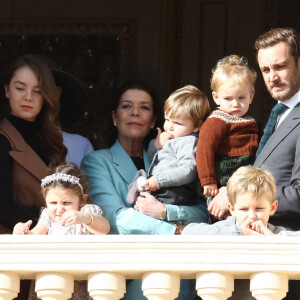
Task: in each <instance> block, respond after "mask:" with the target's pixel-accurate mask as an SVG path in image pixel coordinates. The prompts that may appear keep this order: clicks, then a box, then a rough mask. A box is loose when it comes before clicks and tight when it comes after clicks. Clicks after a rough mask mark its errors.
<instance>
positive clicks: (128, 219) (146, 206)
mask: <svg viewBox="0 0 300 300" xmlns="http://www.w3.org/2000/svg"><path fill="white" fill-rule="evenodd" d="M116 99H117V101H116V103H115V105H114V107H113V111H112V121H113V122H112V125H113V126H112V127H113V130H112V131H111V132H112V133H113V134H114V135H115V136H114V144H113V145H112V146H111V147H110V148H109V149H103V150H98V151H95V152H92V153H90V154H88V155H87V156H85V157H84V159H83V161H82V164H81V167H82V169H83V170H84V171H85V174H86V176H87V178H88V181H89V195H90V197H91V199H92V201H93V202H94V203H95V204H98V205H99V206H101V208H102V209H103V211H104V213H105V217H106V218H107V219H108V220H109V222H110V226H111V231H110V234H171V235H173V234H175V233H176V234H180V232H181V229H182V227H181V225H180V224H187V223H192V222H197V223H199V222H207V221H208V213H207V210H206V205H205V203H204V202H200V203H198V204H196V205H192V206H176V205H164V204H163V203H161V202H159V201H158V200H157V199H155V198H154V197H153V196H151V195H150V194H148V193H143V194H142V195H143V197H144V199H143V201H142V203H141V201H139V208H138V209H139V210H138V211H137V210H135V209H134V208H133V207H132V205H130V204H128V203H127V202H126V196H127V193H128V186H129V184H130V183H131V182H132V180H133V178H134V176H135V175H136V173H137V171H138V170H139V169H145V170H147V169H148V167H149V161H148V158H147V153H146V151H145V148H144V145H146V144H147V143H148V141H149V140H150V138H151V133H154V134H155V133H156V126H155V125H156V118H157V115H158V111H159V105H158V102H157V98H156V96H155V93H154V92H153V90H152V89H151V87H149V86H148V85H147V84H146V83H144V82H141V81H133V82H127V83H126V84H125V85H123V86H122V87H121V88H120V91H119V94H118V97H117V98H116ZM152 129H153V130H152ZM109 133H110V131H107V134H109ZM152 137H153V135H152ZM111 144H112V143H111ZM174 223H176V225H174ZM185 283H187V281H185ZM182 287H183V284H182ZM188 294H189V289H188V288H181V293H180V296H179V297H178V299H189V295H188ZM124 299H130V300H140V299H146V298H145V297H144V296H143V294H142V291H141V282H140V280H132V281H130V282H128V284H127V291H126V295H125V298H124Z"/></svg>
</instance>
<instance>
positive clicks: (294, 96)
mask: <svg viewBox="0 0 300 300" xmlns="http://www.w3.org/2000/svg"><path fill="white" fill-rule="evenodd" d="M255 48H256V50H257V61H258V65H259V68H260V70H261V72H262V75H263V78H264V81H265V84H266V87H267V89H268V90H269V92H270V94H271V96H272V97H273V98H274V99H275V100H277V102H279V103H283V104H285V105H286V110H285V111H284V112H283V113H282V114H281V115H279V116H278V118H277V117H276V118H277V119H276V125H275V131H274V132H273V133H272V134H271V136H270V138H269V139H268V140H267V141H264V146H263V145H260V147H259V152H260V153H259V154H258V155H257V157H256V161H255V163H254V166H255V167H261V166H264V167H266V168H267V169H268V170H269V171H270V172H271V173H272V174H273V175H274V177H275V179H276V186H277V195H276V199H277V200H278V201H279V206H278V210H277V212H276V214H275V215H274V216H273V217H272V218H271V219H270V223H272V224H274V225H281V226H284V227H286V228H287V229H291V230H300V103H299V102H300V92H299V90H300V37H299V33H298V32H297V31H296V30H294V29H292V28H276V29H272V30H270V31H268V32H266V33H265V34H263V35H261V36H260V37H259V38H258V39H257V40H256V42H255ZM262 140H263V138H262ZM262 146H263V147H262ZM208 209H209V211H210V213H211V214H212V215H214V216H215V217H217V218H218V219H224V218H226V217H227V216H228V199H227V192H226V188H221V189H220V192H219V194H218V195H217V196H216V197H215V198H214V200H213V201H212V202H211V204H210V206H209V207H208Z"/></svg>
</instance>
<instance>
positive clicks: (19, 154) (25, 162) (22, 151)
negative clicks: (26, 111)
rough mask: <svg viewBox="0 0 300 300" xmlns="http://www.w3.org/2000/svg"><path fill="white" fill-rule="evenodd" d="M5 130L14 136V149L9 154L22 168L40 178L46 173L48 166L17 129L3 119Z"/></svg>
mask: <svg viewBox="0 0 300 300" xmlns="http://www.w3.org/2000/svg"><path fill="white" fill-rule="evenodd" d="M3 124H4V126H5V128H7V132H9V133H10V135H11V136H14V141H13V143H14V145H15V148H16V150H11V151H10V152H9V155H10V156H11V157H12V158H13V159H14V160H15V161H16V162H17V163H18V164H20V165H21V166H22V167H23V168H25V169H26V170H27V171H28V172H30V173H31V174H32V175H33V176H35V177H36V178H37V179H38V180H41V179H42V178H44V177H45V176H46V175H47V174H48V172H47V171H48V167H47V166H46V164H45V163H44V162H43V160H42V159H41V158H40V157H39V156H38V155H37V154H36V153H35V152H34V150H33V149H32V148H31V147H30V146H29V145H28V144H27V143H26V142H25V141H24V139H23V137H22V136H21V134H20V133H19V131H18V130H17V129H16V128H15V127H14V126H13V125H12V124H11V123H10V122H9V121H8V120H6V119H4V120H3Z"/></svg>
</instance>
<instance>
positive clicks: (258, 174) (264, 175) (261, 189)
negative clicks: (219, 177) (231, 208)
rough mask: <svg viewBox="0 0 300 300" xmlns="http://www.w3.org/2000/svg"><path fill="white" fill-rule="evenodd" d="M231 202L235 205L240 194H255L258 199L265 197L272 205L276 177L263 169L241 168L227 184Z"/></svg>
mask: <svg viewBox="0 0 300 300" xmlns="http://www.w3.org/2000/svg"><path fill="white" fill-rule="evenodd" d="M227 193H228V199H229V202H230V203H231V204H232V205H234V204H235V202H236V197H237V195H238V194H243V193H253V194H254V195H255V197H256V198H257V199H259V198H261V197H265V198H266V199H267V200H268V201H269V202H270V203H272V202H273V201H274V199H275V195H276V182H275V179H274V176H273V175H272V174H271V173H270V172H269V171H267V170H265V169H263V168H255V167H252V166H246V167H240V168H239V169H237V170H236V171H235V172H234V173H233V174H232V176H231V177H230V178H229V180H228V182H227Z"/></svg>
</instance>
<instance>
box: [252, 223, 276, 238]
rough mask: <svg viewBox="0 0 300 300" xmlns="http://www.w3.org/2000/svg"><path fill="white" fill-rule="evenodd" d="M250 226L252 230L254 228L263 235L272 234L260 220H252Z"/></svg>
mask: <svg viewBox="0 0 300 300" xmlns="http://www.w3.org/2000/svg"><path fill="white" fill-rule="evenodd" d="M251 228H252V230H254V231H256V232H258V233H260V234H263V235H274V233H273V232H271V230H270V229H268V227H267V226H265V225H264V224H263V222H262V221H261V220H257V221H254V222H252V223H251Z"/></svg>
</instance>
